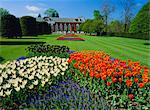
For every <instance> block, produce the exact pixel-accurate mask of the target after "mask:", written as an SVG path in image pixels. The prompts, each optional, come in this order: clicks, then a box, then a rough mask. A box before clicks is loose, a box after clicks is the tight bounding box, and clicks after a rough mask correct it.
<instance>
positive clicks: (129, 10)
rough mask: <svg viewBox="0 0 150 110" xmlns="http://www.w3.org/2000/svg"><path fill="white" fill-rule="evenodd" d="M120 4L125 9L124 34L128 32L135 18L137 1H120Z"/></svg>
mask: <svg viewBox="0 0 150 110" xmlns="http://www.w3.org/2000/svg"><path fill="white" fill-rule="evenodd" d="M120 3H121V6H122V8H123V16H124V32H128V30H129V26H130V22H131V19H132V17H133V9H134V6H135V1H134V0H120Z"/></svg>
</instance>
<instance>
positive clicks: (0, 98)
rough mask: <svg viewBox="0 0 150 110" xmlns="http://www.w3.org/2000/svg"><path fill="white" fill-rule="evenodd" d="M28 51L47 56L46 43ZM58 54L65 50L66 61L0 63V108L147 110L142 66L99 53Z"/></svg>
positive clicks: (146, 76)
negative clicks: (42, 53) (67, 56)
mask: <svg viewBox="0 0 150 110" xmlns="http://www.w3.org/2000/svg"><path fill="white" fill-rule="evenodd" d="M28 49H29V51H32V52H33V53H37V52H38V53H41V52H44V53H45V54H47V53H48V52H49V47H47V45H41V46H38V47H37V45H36V46H35V47H34V46H33V47H31V48H28ZM39 49H40V50H39ZM59 49H60V48H59V46H58V48H56V49H55V48H54V49H52V51H53V52H56V53H60V52H59ZM60 50H61V52H62V53H63V52H68V53H67V54H68V55H69V54H70V57H69V59H68V58H60V57H53V56H49V57H48V56H35V57H31V58H27V57H20V58H18V59H17V61H16V60H15V61H12V62H6V63H4V64H0V73H1V74H0V109H3V108H4V109H6V110H9V109H12V110H15V109H21V108H31V109H47V108H48V109H86V110H87V109H104V108H105V109H148V105H149V103H150V102H149V98H150V95H149V94H150V93H149V89H150V83H149V82H150V75H149V68H148V67H147V66H142V65H140V63H139V62H132V61H131V60H128V61H127V62H126V61H123V60H120V59H118V58H112V57H110V56H109V55H108V54H105V53H104V52H100V51H82V52H75V51H71V50H68V48H67V47H64V48H63V49H62V48H61V49H60ZM52 51H51V52H52ZM60 54H61V53H60ZM34 55H36V54H34ZM40 55H41V54H40ZM58 55H59V54H58ZM68 63H69V64H68ZM68 77H69V78H71V79H72V80H70V79H69V80H67V79H68ZM60 81H62V82H60ZM103 98H105V99H103ZM105 100H106V102H103V101H105ZM47 105H49V106H47ZM98 105H100V106H98ZM105 105H106V107H105ZM101 107H102V108H101Z"/></svg>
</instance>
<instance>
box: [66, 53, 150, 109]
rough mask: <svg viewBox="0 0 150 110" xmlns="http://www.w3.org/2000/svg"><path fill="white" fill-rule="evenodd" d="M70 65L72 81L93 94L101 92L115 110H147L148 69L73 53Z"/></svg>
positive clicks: (129, 63) (149, 79) (104, 55)
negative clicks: (139, 109) (88, 89)
mask: <svg viewBox="0 0 150 110" xmlns="http://www.w3.org/2000/svg"><path fill="white" fill-rule="evenodd" d="M68 62H69V63H70V64H71V67H70V68H72V69H70V72H71V73H72V74H71V75H72V77H73V78H74V79H75V80H76V81H78V82H80V84H81V85H84V86H86V87H88V88H90V89H91V90H92V91H93V92H95V93H97V92H100V93H101V96H103V97H105V98H106V99H107V101H108V102H109V103H110V104H111V105H112V106H114V108H117V109H118V108H119V109H121V108H123V109H131V108H132V109H137V108H141V109H147V107H148V104H149V89H150V83H149V82H150V76H149V68H148V67H147V66H141V65H140V63H139V62H132V61H131V60H128V62H125V61H122V60H119V59H117V58H116V59H113V60H112V59H111V57H110V56H109V55H107V54H105V53H104V52H99V51H85V52H76V53H73V54H71V55H70V59H69V61H68ZM73 68H74V69H73Z"/></svg>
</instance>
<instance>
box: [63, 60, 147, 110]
mask: <svg viewBox="0 0 150 110" xmlns="http://www.w3.org/2000/svg"><path fill="white" fill-rule="evenodd" d="M75 62H76V61H72V63H71V64H70V67H69V71H70V74H66V75H67V76H68V77H71V78H73V80H75V81H77V82H78V83H79V84H80V85H82V86H83V87H86V88H87V89H90V90H91V91H92V92H93V93H95V94H99V93H100V94H99V95H100V96H102V97H104V98H105V99H106V100H107V102H108V103H109V105H111V106H113V107H114V108H116V109H117V110H118V109H121V108H123V109H125V110H126V109H128V110H135V109H137V108H140V109H142V108H147V107H148V106H149V98H150V95H149V94H150V92H149V91H148V90H149V87H150V83H148V84H147V85H145V87H144V88H139V87H138V84H135V86H134V87H132V88H129V89H128V88H127V86H126V82H125V81H123V82H122V84H121V85H120V84H119V82H118V83H115V84H112V86H107V85H106V81H104V80H101V79H100V78H96V77H93V78H91V77H89V73H86V74H84V72H81V71H80V70H78V69H76V68H75V67H74V64H75ZM110 80H111V79H110ZM130 93H134V97H135V98H134V99H133V100H132V101H131V100H130V99H129V98H128V94H130ZM146 110H148V109H146Z"/></svg>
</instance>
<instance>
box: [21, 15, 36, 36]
mask: <svg viewBox="0 0 150 110" xmlns="http://www.w3.org/2000/svg"><path fill="white" fill-rule="evenodd" d="M20 24H21V29H22V35H24V36H31V35H37V33H36V19H35V18H33V17H31V16H23V17H21V18H20Z"/></svg>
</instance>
